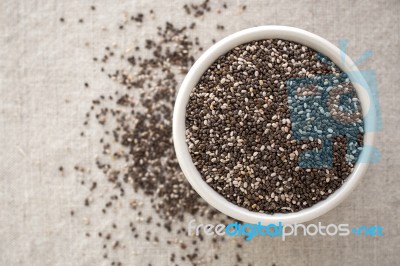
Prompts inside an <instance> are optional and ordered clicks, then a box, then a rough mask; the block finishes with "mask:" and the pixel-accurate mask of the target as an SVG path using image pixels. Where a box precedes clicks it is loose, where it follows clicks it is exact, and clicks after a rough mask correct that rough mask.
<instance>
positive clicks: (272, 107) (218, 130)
mask: <svg viewBox="0 0 400 266" xmlns="http://www.w3.org/2000/svg"><path fill="white" fill-rule="evenodd" d="M324 60H325V61H324ZM326 76H329V77H332V78H331V80H326V81H325V83H324V84H325V85H327V86H328V85H329V87H328V89H326V88H325V87H318V86H317V87H318V88H314V87H315V86H314V87H312V86H310V87H312V88H306V89H304V90H301V88H300V87H299V88H298V89H297V91H295V94H294V95H290V94H289V95H288V89H287V83H286V82H287V81H289V80H290V81H291V82H292V80H293V82H296V80H298V79H301V80H305V79H309V80H312V81H313V82H314V81H318V79H319V77H326ZM339 81H340V82H339ZM330 82H331V83H332V84H330ZM289 84H291V83H289ZM313 84H316V83H313ZM332 88H339V90H338V91H336V94H334V93H332V91H334V90H333V89H332ZM313 90H314V91H313ZM315 90H321V91H319V92H321V93H327V94H328V93H329V95H330V96H333V97H329V100H330V101H331V100H332V99H334V100H333V102H330V103H329V107H331V106H332V110H330V111H325V109H324V108H323V107H322V106H324V104H325V105H326V103H324V102H323V99H322V98H321V97H320V98H319V99H315V100H314V101H311V102H310V101H306V100H305V99H307V97H305V96H306V95H313V94H315V93H316V91H315ZM330 90H332V91H330ZM342 94H343V95H348V94H350V97H347V101H348V102H350V103H351V102H354V103H355V104H354V106H355V107H356V108H355V110H353V112H351V110H347V111H348V112H343V111H344V110H342V109H343V108H342V109H341V108H338V107H339V105H340V104H339V103H338V102H339V101H341V97H340V95H342ZM315 98H318V97H315ZM345 101H346V99H345ZM358 101H359V100H358V98H357V95H356V93H355V89H354V88H353V86H352V84H351V83H350V81H349V79H348V77H347V75H346V74H345V73H343V72H342V71H341V70H340V69H339V68H338V67H337V66H336V65H334V64H333V62H331V61H329V60H327V59H323V62H321V61H320V55H319V54H318V53H317V52H315V51H313V50H312V49H310V48H308V47H305V46H303V45H300V44H297V43H294V42H289V41H284V40H277V39H274V40H261V41H254V42H250V43H247V44H243V45H240V46H238V47H236V48H234V49H232V50H231V51H229V52H228V53H226V54H225V55H223V56H221V57H220V58H219V59H218V60H217V61H216V62H214V63H213V64H212V65H211V66H210V67H209V69H208V70H207V71H206V72H205V73H204V74H203V76H202V77H201V79H200V81H199V82H198V84H197V85H196V86H195V88H194V89H193V91H192V93H191V95H190V99H189V103H188V105H187V110H186V141H187V144H188V148H189V152H190V154H191V156H192V159H193V162H194V164H195V166H196V167H197V169H198V170H199V172H200V174H201V175H202V177H203V179H204V181H205V182H207V183H208V185H210V186H211V187H212V188H213V189H214V190H215V191H217V192H218V193H219V194H221V195H222V196H224V197H225V198H226V199H227V200H229V201H230V202H232V203H234V204H236V205H238V206H241V207H244V208H247V209H249V210H251V211H256V212H262V213H288V212H296V211H299V210H302V209H304V208H308V207H310V206H312V205H314V204H316V203H317V202H319V201H321V200H324V199H326V198H327V197H329V195H330V194H332V193H333V192H335V191H336V190H337V189H338V188H339V187H340V186H341V185H342V184H343V182H345V180H346V178H347V176H349V174H351V172H352V170H353V167H354V163H353V162H349V160H347V159H346V157H349V158H350V159H354V160H353V161H356V159H357V156H358V154H357V153H356V151H357V149H358V151H359V150H360V149H362V140H363V134H362V132H361V131H360V130H358V127H356V128H357V130H349V129H348V128H346V127H345V126H343V124H340V123H335V124H330V122H329V121H330V120H328V119H330V118H331V116H336V121H339V122H344V123H345V122H347V123H349V122H351V123H352V124H358V125H360V127H361V128H362V127H363V122H362V119H361V108H360V105H359V104H356V103H357V102H358ZM340 107H342V106H340ZM335 108H336V109H335ZM314 110H317V111H318V112H319V113H322V114H320V115H316V113H315V111H314ZM348 114H350V115H348ZM349 116H350V117H349ZM321 117H323V118H322V119H321ZM303 118H305V120H304V119H303ZM293 119H294V120H293ZM302 119H303V120H304V121H305V123H304V124H306V126H305V127H300V126H299V124H300V122H301V121H303V120H302ZM325 132H327V134H328V135H326V133H325ZM306 134H307V136H309V137H302V135H306ZM321 140H324V141H330V142H331V143H332V145H328V147H327V148H326V149H327V153H329V152H330V153H331V154H332V155H331V158H332V156H333V161H332V165H331V166H330V167H325V168H319V167H315V168H314V167H299V162H300V156H301V154H305V155H304V157H305V158H306V159H307V158H308V157H310V156H311V155H310V154H309V153H307V151H310V150H311V151H312V150H314V151H317V150H321V149H322V148H324V146H323V144H322V141H321ZM349 140H355V141H353V142H351V141H349ZM328 144H329V142H328ZM349 152H351V153H354V155H349ZM322 159H324V158H322ZM322 159H321V164H322V161H323V160H322ZM325 159H326V158H325ZM350 161H351V160H350ZM318 162H319V161H318Z"/></svg>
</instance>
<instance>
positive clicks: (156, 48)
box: [71, 0, 245, 265]
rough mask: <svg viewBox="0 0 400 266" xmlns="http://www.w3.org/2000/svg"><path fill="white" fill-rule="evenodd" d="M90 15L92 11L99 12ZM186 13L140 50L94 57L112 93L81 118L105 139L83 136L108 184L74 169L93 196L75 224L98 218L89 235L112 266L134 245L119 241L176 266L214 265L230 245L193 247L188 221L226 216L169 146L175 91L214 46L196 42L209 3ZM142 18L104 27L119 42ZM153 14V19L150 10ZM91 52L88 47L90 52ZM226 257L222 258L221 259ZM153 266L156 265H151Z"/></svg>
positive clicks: (111, 48)
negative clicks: (150, 248) (141, 246)
mask: <svg viewBox="0 0 400 266" xmlns="http://www.w3.org/2000/svg"><path fill="white" fill-rule="evenodd" d="M90 8H91V9H92V10H95V8H94V6H93V7H90ZM185 12H189V14H190V16H191V17H190V19H189V20H188V25H186V26H182V25H180V26H179V27H177V26H175V25H174V24H173V23H171V22H165V23H164V24H162V25H160V26H159V27H156V30H157V35H156V36H152V37H151V38H149V39H148V40H147V41H146V40H144V44H139V43H136V42H135V43H134V44H133V46H132V47H129V48H128V49H126V47H120V44H114V43H113V44H111V45H110V44H107V45H104V46H103V47H105V49H104V50H103V52H102V54H100V55H97V56H96V57H93V56H92V55H91V56H90V60H92V59H93V63H94V64H96V65H97V66H98V67H99V69H100V70H101V72H100V73H104V74H105V75H106V77H108V78H110V79H111V80H112V81H114V82H115V89H112V90H111V89H110V92H109V93H107V94H106V95H98V96H97V97H95V98H94V99H92V101H91V102H90V107H89V109H90V110H89V111H88V112H85V113H84V121H83V123H82V124H83V126H84V127H85V132H86V130H88V131H91V132H101V134H100V135H99V134H98V133H96V134H97V135H94V134H84V135H87V136H88V137H89V136H90V137H98V145H99V147H100V149H101V152H100V154H98V155H96V157H95V166H96V167H97V168H98V170H100V172H102V173H103V174H104V177H102V175H99V174H97V173H96V174H94V172H97V170H96V171H93V169H90V168H89V167H88V168H85V167H83V166H81V165H77V166H75V167H74V169H75V173H76V176H77V178H78V181H79V183H80V184H81V185H82V186H83V187H85V190H84V191H85V192H87V193H88V195H86V197H85V198H83V204H82V205H83V206H84V208H82V209H81V210H80V211H79V212H76V214H75V216H74V217H77V218H79V217H80V216H81V215H85V214H86V215H87V217H86V216H85V217H84V219H83V220H84V225H85V226H89V218H88V217H89V215H91V214H93V213H96V214H97V215H96V219H90V220H91V223H92V224H93V228H92V229H93V231H92V232H88V234H89V235H98V238H97V239H98V240H99V241H103V242H101V244H100V245H99V247H100V252H101V253H100V254H101V255H100V256H101V257H103V258H104V260H105V264H108V265H109V264H111V265H122V261H121V250H123V249H124V248H125V247H126V246H128V245H129V243H127V242H126V241H125V239H124V238H122V237H121V236H125V237H126V234H128V233H129V234H130V235H131V237H132V239H134V241H135V242H147V244H148V245H155V247H159V246H160V245H169V246H171V247H169V248H168V249H165V250H166V251H165V252H170V253H169V254H167V256H168V257H170V258H171V259H172V260H173V261H174V264H177V265H181V264H183V265H187V264H189V265H207V264H209V263H212V261H213V260H214V255H215V253H216V252H218V251H219V250H220V247H219V244H220V243H221V242H222V241H224V240H225V238H223V237H219V238H212V239H210V238H205V237H203V236H202V235H200V237H199V238H196V239H197V241H196V240H193V238H192V237H189V236H188V235H187V232H186V220H185V217H188V218H189V219H192V218H193V217H197V218H200V217H201V219H204V220H206V221H215V219H218V220H219V217H221V215H222V214H220V213H219V212H217V211H216V210H214V209H212V208H211V207H210V206H209V205H208V204H206V203H205V202H204V201H203V200H202V199H201V198H200V197H199V196H198V195H197V193H196V192H195V191H194V190H193V189H192V188H191V186H190V185H189V183H188V182H187V181H186V178H185V177H184V176H183V174H182V172H181V170H180V168H179V164H178V162H177V159H176V156H175V153H174V148H173V144H172V129H171V127H172V124H171V123H172V113H173V105H174V100H175V95H176V91H177V89H178V84H179V83H180V81H181V80H182V79H183V77H184V75H185V74H186V73H187V71H188V69H189V68H190V67H191V65H192V64H193V63H194V61H195V57H196V56H198V54H197V52H198V51H201V50H203V48H202V47H201V46H200V44H202V45H210V44H211V42H210V40H206V41H205V42H201V41H200V40H199V39H198V38H197V37H195V36H192V35H193V31H192V30H193V29H194V28H195V27H196V25H204V23H206V22H205V21H204V16H206V14H207V13H209V12H212V10H211V8H210V6H209V1H208V0H207V1H204V2H202V3H200V4H187V7H185V8H184V10H183V13H185ZM143 14H148V13H146V12H144V11H142V12H141V13H137V14H133V15H131V14H128V12H127V14H126V15H125V17H126V18H125V21H122V22H121V21H119V22H118V23H116V24H114V25H107V26H106V27H104V28H103V29H102V30H104V31H108V30H109V31H110V32H111V31H114V33H115V32H118V34H123V33H124V31H120V30H119V29H121V30H123V29H126V32H133V31H134V30H137V31H138V32H139V27H140V24H141V23H146V22H147V20H149V21H150V19H147V17H146V19H145V16H144V15H143ZM149 14H150V15H149V17H150V18H154V16H155V14H154V12H153V10H150V11H149ZM78 18H79V17H78ZM78 18H76V19H78ZM196 18H198V19H196ZM94 19H95V16H94ZM132 22H134V23H132ZM151 22H152V23H154V21H151ZM86 24H87V23H85V24H82V26H86ZM221 26H222V25H221ZM222 27H223V26H222ZM92 45H93V44H89V43H87V46H92ZM121 46H124V45H121ZM145 54H148V56H146V55H145ZM115 62H118V64H114V63H115ZM121 65H122V66H123V67H121ZM115 66H118V68H117V69H116V68H115ZM120 67H121V68H120ZM84 86H85V87H86V88H88V87H89V83H87V82H84ZM93 86H95V85H93V84H90V87H93ZM94 89H97V88H94ZM96 127H97V128H96ZM94 128H96V130H93V129H94ZM99 128H100V131H99V130H98V129H99ZM92 171H93V173H92ZM145 205H146V206H150V207H152V212H149V208H143V206H145ZM124 207H126V208H128V210H129V211H132V216H131V217H124V219H121V217H120V216H119V215H117V213H118V210H119V209H120V208H124ZM99 214H100V215H101V217H102V220H103V221H109V225H108V226H105V227H103V226H102V227H101V228H102V229H101V230H100V232H99V229H98V228H99V226H97V225H98V224H97V220H98V215H99ZM71 215H72V214H71ZM224 217H225V216H224ZM229 221H230V220H229V219H226V220H224V222H229ZM117 225H118V226H117ZM154 225H156V226H154ZM182 227H183V228H182ZM150 229H151V230H154V229H157V230H159V232H160V231H163V233H164V234H163V236H167V239H164V238H159V237H157V236H155V232H154V233H153V231H151V232H150ZM87 230H90V228H89V229H87ZM110 232H113V234H111V233H110ZM177 236H179V240H178V239H176V238H177ZM224 244H226V245H228V244H229V243H224ZM207 245H210V246H211V245H212V249H213V252H212V253H210V254H208V253H207V252H204V249H202V248H201V249H199V248H198V247H200V246H207ZM232 245H233V248H236V246H235V245H234V244H232ZM174 247H177V248H178V250H179V256H177V255H175V254H174V253H172V250H174ZM163 252H164V251H163ZM175 252H176V251H175ZM222 257H223V256H222V255H220V257H219V259H220V260H222ZM217 259H218V256H217ZM242 259H243V260H245V258H242ZM178 260H181V261H183V262H184V263H182V262H181V263H180V262H178ZM125 263H127V262H125ZM125 263H124V264H123V265H125ZM148 264H149V265H151V264H152V263H150V261H149V263H148ZM144 265H146V264H144Z"/></svg>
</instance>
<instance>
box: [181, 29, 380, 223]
mask: <svg viewBox="0 0 400 266" xmlns="http://www.w3.org/2000/svg"><path fill="white" fill-rule="evenodd" d="M261 39H283V40H288V41H293V42H297V43H300V44H303V45H305V46H308V47H310V48H312V49H314V50H316V51H318V52H321V53H322V54H324V55H326V56H327V57H329V58H330V59H331V60H332V61H333V62H334V63H335V64H336V65H337V66H339V67H340V68H341V70H342V71H344V72H346V73H347V74H348V76H349V78H350V80H351V82H352V83H353V86H354V87H355V89H356V91H357V95H358V97H359V99H360V101H361V108H362V112H363V116H364V117H366V114H367V113H368V110H369V106H370V99H369V94H368V88H366V87H365V86H366V85H365V84H366V83H365V80H364V78H363V77H362V75H361V74H360V72H359V71H358V69H357V67H356V66H355V65H354V63H353V61H352V60H351V59H350V58H349V57H348V56H347V55H345V54H344V53H343V52H341V51H340V49H339V48H337V47H336V46H335V45H333V44H332V43H330V42H329V41H327V40H325V39H323V38H322V37H320V36H317V35H315V34H313V33H310V32H308V31H305V30H301V29H298V28H293V27H286V26H260V27H255V28H250V29H246V30H242V31H239V32H237V33H234V34H232V35H230V36H228V37H226V38H224V39H222V40H221V41H219V42H217V43H216V44H215V45H213V46H212V47H211V48H209V49H208V50H207V51H206V52H205V53H204V54H203V55H202V56H201V57H200V58H199V59H198V60H197V61H196V63H195V64H194V65H193V66H192V68H191V69H190V71H189V73H188V74H187V76H186V77H185V79H184V81H183V83H182V85H181V87H180V89H179V92H178V95H177V98H176V102H175V108H174V115H173V140H174V146H175V151H176V156H177V158H178V161H179V164H180V167H181V169H182V171H183V173H184V174H185V176H186V178H187V180H188V181H189V183H190V184H191V185H192V187H193V188H194V189H195V190H196V191H197V193H199V194H200V196H201V197H202V198H203V199H204V200H206V201H207V202H208V203H209V204H210V205H212V206H213V207H214V208H216V209H217V210H219V211H221V212H223V213H224V214H226V215H228V216H230V217H232V218H234V219H236V220H240V221H243V222H246V223H253V224H256V223H258V222H261V223H262V224H264V225H265V224H270V223H278V222H282V223H283V224H294V223H302V222H306V221H309V220H312V219H314V218H317V217H319V216H321V215H323V214H325V213H326V212H328V211H330V210H332V209H333V208H334V207H336V206H337V205H338V204H339V203H340V202H342V201H343V200H344V199H345V198H346V197H347V196H348V195H349V194H350V193H351V192H352V190H353V189H354V188H355V187H356V185H357V184H358V183H359V181H360V180H361V178H362V176H363V175H364V173H365V172H366V170H367V166H368V164H367V161H368V158H369V156H370V153H371V149H363V151H362V152H361V154H360V157H359V158H364V159H363V160H362V161H363V162H362V163H360V159H359V160H358V162H357V163H356V165H355V167H354V170H353V172H352V174H351V175H350V176H349V177H348V178H347V179H346V181H345V182H344V184H343V185H342V186H341V187H340V188H339V189H338V190H336V191H335V192H334V193H332V194H331V195H330V196H329V197H328V198H327V199H325V200H322V201H320V202H318V203H317V204H315V205H313V206H311V207H309V208H306V209H303V210H301V211H297V212H293V213H276V214H265V213H259V212H252V211H249V210H247V209H245V208H243V207H239V206H237V205H235V204H233V203H231V202H229V201H228V200H226V199H225V198H224V197H223V196H221V195H220V194H218V193H217V192H216V191H214V190H213V189H212V188H211V187H210V186H209V185H207V183H206V182H205V181H204V180H203V179H202V177H201V175H200V173H199V172H198V170H197V169H196V167H195V166H194V164H193V162H192V159H191V156H190V154H189V150H188V146H187V144H186V137H185V131H186V126H185V119H186V118H185V113H186V105H187V103H188V100H189V96H190V93H191V91H192V89H193V88H194V87H195V86H196V84H197V83H198V81H199V80H200V78H201V76H202V75H203V73H204V72H205V71H206V70H207V69H208V67H209V66H210V65H211V64H212V63H213V62H214V61H216V60H217V59H218V57H219V56H221V55H223V54H225V53H226V52H228V51H229V50H231V49H232V48H234V47H236V46H238V45H240V44H244V43H247V42H251V41H254V40H261ZM370 115H371V114H369V116H370ZM369 118H371V117H369ZM374 122H375V119H374V118H372V119H367V120H365V119H364V124H365V128H370V126H371V123H374ZM373 138H374V133H372V132H366V133H365V134H364V146H366V145H370V146H372V144H373Z"/></svg>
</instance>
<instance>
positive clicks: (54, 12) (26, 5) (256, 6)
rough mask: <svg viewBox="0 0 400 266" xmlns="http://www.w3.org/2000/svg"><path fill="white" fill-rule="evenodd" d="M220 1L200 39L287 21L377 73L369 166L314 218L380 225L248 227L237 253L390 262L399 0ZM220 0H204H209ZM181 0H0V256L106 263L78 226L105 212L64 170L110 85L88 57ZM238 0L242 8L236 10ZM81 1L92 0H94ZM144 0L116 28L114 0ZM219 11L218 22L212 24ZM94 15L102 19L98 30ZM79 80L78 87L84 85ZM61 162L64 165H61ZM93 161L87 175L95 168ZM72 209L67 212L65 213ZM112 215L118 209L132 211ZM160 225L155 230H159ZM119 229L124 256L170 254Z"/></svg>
mask: <svg viewBox="0 0 400 266" xmlns="http://www.w3.org/2000/svg"><path fill="white" fill-rule="evenodd" d="M226 2H227V4H228V7H229V10H228V11H227V12H226V13H224V14H225V15H220V16H215V15H214V16H208V20H205V21H203V22H202V23H199V26H198V27H197V29H196V34H197V35H198V36H200V37H201V38H200V39H201V40H202V41H203V42H204V43H205V44H204V46H205V47H208V46H209V45H210V42H209V41H210V39H211V38H215V39H217V40H218V39H220V38H222V37H224V36H226V35H228V34H230V33H233V32H235V31H237V30H240V29H244V28H247V27H251V26H256V25H268V24H280V25H290V26H297V27H300V28H303V29H305V30H309V31H311V32H314V33H316V34H319V35H321V36H323V37H324V38H326V39H328V40H329V41H331V42H333V43H335V44H337V43H338V41H339V39H340V38H347V39H348V40H349V50H348V54H349V55H350V56H351V57H352V58H353V59H354V60H355V59H357V58H358V57H359V56H360V55H361V54H362V53H363V52H364V51H366V50H367V49H371V50H372V51H373V52H374V55H373V57H372V58H371V59H369V60H368V61H367V62H365V63H364V64H362V65H361V68H362V69H366V68H370V69H373V70H375V71H376V72H377V74H378V83H379V93H380V104H381V112H382V118H383V131H382V132H380V133H379V136H378V138H377V144H376V145H377V147H378V148H379V149H380V151H381V153H382V160H381V162H380V163H379V164H377V165H373V166H372V167H371V168H369V171H368V173H367V175H366V176H365V178H364V179H363V181H362V183H361V184H360V185H359V187H358V188H357V189H356V190H355V191H354V193H353V194H352V195H351V196H350V197H349V198H348V199H347V200H346V201H345V202H343V203H342V204H341V205H340V206H339V207H337V208H336V209H334V210H332V211H331V212H329V213H328V214H326V215H324V216H322V217H320V218H318V219H316V220H315V221H314V222H319V221H321V222H323V223H325V224H328V223H349V224H353V225H363V224H365V225H373V224H379V225H381V226H382V227H384V232H385V236H383V237H379V238H377V237H375V238H374V237H356V236H349V237H341V238H339V237H293V238H290V239H288V240H287V241H285V242H282V241H281V240H280V239H271V238H256V239H254V240H253V241H250V242H247V243H244V249H243V252H244V253H243V255H242V256H243V257H244V258H245V259H246V261H252V262H253V265H271V264H272V263H275V264H276V265H396V264H397V265H398V264H399V263H400V253H399V248H400V227H399V220H400V211H399V205H400V193H399V189H400V179H399V170H400V158H399V156H398V145H399V144H400V134H399V133H398V132H397V131H396V130H399V125H400V119H399V111H400V108H399V106H400V105H399V103H398V102H397V100H398V99H399V96H400V92H399V84H400V75H399V68H400V63H399V62H400V53H399V50H400V47H399V37H400V19H399V17H400V1H399V0H386V1H385V0H379V1H375V0H368V1H317V0H313V1H286V0H276V1H268V0H265V1H264V0H256V1H248V2H246V3H245V1H239V0H238V1H226ZM222 3H223V2H222V1H212V4H211V6H215V7H216V6H221V5H222ZM183 4H184V1H178V0H169V1H145V0H137V1H123V0H118V1H96V3H95V1H75V0H73V1H44V0H43V1H39V0H32V1H22V0H2V1H0V36H1V39H0V92H1V93H0V99H1V104H0V132H1V133H0V147H1V153H0V158H1V159H0V162H1V164H0V265H4V266H8V265H110V261H105V260H103V258H102V255H103V253H102V252H101V246H102V242H101V241H100V239H98V238H96V237H90V238H88V237H85V236H84V234H85V232H86V231H88V230H89V229H88V228H90V226H92V225H90V224H89V225H86V224H85V221H83V220H82V219H83V218H82V217H84V216H85V215H88V216H89V215H90V217H91V219H95V218H96V215H98V216H99V217H98V219H99V220H100V221H98V222H97V223H96V226H97V227H98V228H94V229H93V228H91V230H97V229H99V230H100V229H101V228H102V227H106V226H108V223H109V221H108V220H107V219H104V218H102V217H100V213H98V212H94V211H93V213H90V212H91V209H90V210H84V211H85V213H83V212H84V211H83V210H82V209H83V206H82V205H83V204H82V202H83V200H84V198H85V197H86V196H87V195H88V191H86V190H84V189H83V188H82V186H81V185H80V184H79V180H78V178H76V177H75V175H74V172H73V171H72V170H71V169H72V168H73V166H74V165H75V164H76V163H81V164H83V165H91V164H93V158H94V156H95V154H96V152H98V151H99V149H100V148H99V147H98V145H97V139H98V137H97V136H98V135H99V134H100V133H99V132H98V131H96V129H93V130H92V131H91V132H90V134H89V135H88V136H87V137H86V138H81V137H80V136H79V133H80V131H81V130H82V122H83V118H84V114H85V112H86V111H87V110H88V109H89V108H90V104H91V100H92V99H93V98H94V97H96V96H98V95H100V94H101V93H103V92H104V91H107V89H108V87H112V86H116V84H115V83H113V82H112V81H110V80H109V79H108V78H107V77H106V76H105V75H104V74H102V73H100V71H99V67H98V65H96V64H95V63H94V62H93V60H92V57H93V56H95V55H99V54H101V51H103V49H104V46H106V45H109V44H112V43H114V42H115V43H118V44H121V45H122V46H124V45H125V46H126V47H129V46H132V43H134V42H135V41H137V40H138V39H141V38H143V37H144V36H145V35H146V34H147V33H148V32H151V31H154V28H155V26H156V25H160V24H162V23H163V21H165V20H170V21H172V22H174V23H176V24H179V23H181V24H186V25H187V24H188V23H189V22H190V19H191V18H190V17H187V16H183V11H182V8H181V7H182V5H183ZM243 4H246V5H247V10H246V12H243V13H240V12H238V10H239V9H240V7H239V6H240V5H243ZM91 5H96V11H95V12H93V11H91V10H90V6H91ZM149 9H154V11H155V14H156V19H155V20H153V21H151V22H150V23H144V24H143V26H142V27H141V28H140V29H138V30H137V31H135V32H127V31H118V30H117V29H116V27H117V26H116V25H117V24H118V22H119V21H123V18H124V12H125V11H127V12H128V13H135V12H140V11H141V10H149ZM60 17H64V18H65V23H60V21H59V19H60ZM80 18H84V23H83V25H81V24H80V23H78V20H79V19H80ZM210 18H211V19H210ZM218 23H220V24H223V25H225V27H226V29H225V30H224V31H217V30H216V24H218ZM105 26H109V27H110V30H108V31H104V30H102V28H103V27H105ZM85 43H89V45H88V46H85ZM85 81H87V82H89V83H90V88H89V89H84V86H83V83H84V82H85ZM60 165H62V166H64V168H65V169H66V170H65V174H64V176H63V177H62V176H60V173H59V171H58V168H59V166H60ZM92 171H93V175H95V174H96V169H95V168H93V169H92ZM104 186H105V185H104ZM100 188H102V184H100ZM72 209H73V210H76V212H77V214H76V216H77V218H74V217H71V216H70V210H72ZM149 211H151V210H149ZM115 215H116V216H119V217H121V219H122V218H123V217H125V216H129V215H131V214H130V213H129V212H124V211H121V212H119V213H116V214H115ZM163 233H164V232H161V233H160V234H161V235H160V237H161V238H163V237H165V238H168V237H170V236H168V235H162V234H163ZM119 237H120V238H122V239H123V238H124V237H125V238H127V239H125V244H126V248H125V249H123V250H121V251H119V252H118V256H120V258H122V259H121V260H123V261H124V262H125V265H146V264H145V263H147V262H148V261H152V264H153V265H169V263H170V262H169V255H168V254H169V253H168V252H167V251H168V249H173V250H175V251H176V252H177V254H179V249H176V248H175V247H166V246H154V245H152V244H149V243H144V242H143V243H142V242H140V241H135V240H134V239H133V238H132V237H129V236H128V235H127V236H124V235H121V236H119ZM203 248H204V249H209V247H207V246H205V247H203ZM229 252H230V247H227V248H226V249H223V250H220V256H221V257H222V258H221V260H220V261H219V262H217V263H215V265H233V264H234V262H235V260H234V256H231V255H230V253H229ZM114 256H116V255H115V254H114ZM178 257H179V256H178ZM171 265H172V264H171Z"/></svg>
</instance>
